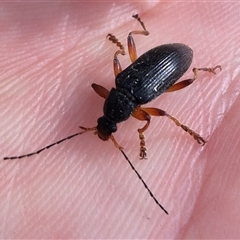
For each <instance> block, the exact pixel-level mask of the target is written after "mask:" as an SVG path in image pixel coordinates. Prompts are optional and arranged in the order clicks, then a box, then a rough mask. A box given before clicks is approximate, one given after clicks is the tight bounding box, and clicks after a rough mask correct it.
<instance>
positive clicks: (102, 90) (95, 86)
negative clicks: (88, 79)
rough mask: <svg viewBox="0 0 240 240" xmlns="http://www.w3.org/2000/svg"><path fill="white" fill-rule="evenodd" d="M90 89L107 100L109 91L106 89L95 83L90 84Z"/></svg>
mask: <svg viewBox="0 0 240 240" xmlns="http://www.w3.org/2000/svg"><path fill="white" fill-rule="evenodd" d="M92 88H93V90H94V91H95V92H96V93H97V94H98V95H99V96H100V97H103V98H105V99H106V98H107V96H108V94H109V91H108V90H107V89H106V88H104V87H103V86H100V85H98V84H96V83H93V84H92Z"/></svg>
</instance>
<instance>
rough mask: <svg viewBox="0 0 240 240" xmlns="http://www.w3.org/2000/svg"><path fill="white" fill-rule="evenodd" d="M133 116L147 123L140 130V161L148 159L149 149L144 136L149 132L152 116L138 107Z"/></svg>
mask: <svg viewBox="0 0 240 240" xmlns="http://www.w3.org/2000/svg"><path fill="white" fill-rule="evenodd" d="M132 116H133V117H135V118H136V119H138V120H141V121H147V123H146V124H145V125H144V127H143V128H139V129H138V134H139V139H140V159H146V158H147V148H146V144H145V136H144V134H143V132H144V131H146V130H147V128H148V127H149V124H150V120H151V116H150V115H149V114H148V113H147V112H145V111H144V110H143V109H142V108H140V107H137V108H136V109H135V110H134V112H133V113H132Z"/></svg>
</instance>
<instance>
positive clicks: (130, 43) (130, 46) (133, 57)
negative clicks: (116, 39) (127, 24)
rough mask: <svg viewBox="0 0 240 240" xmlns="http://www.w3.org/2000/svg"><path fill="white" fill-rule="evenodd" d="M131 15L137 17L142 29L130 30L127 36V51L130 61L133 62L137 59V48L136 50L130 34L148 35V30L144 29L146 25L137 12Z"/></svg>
mask: <svg viewBox="0 0 240 240" xmlns="http://www.w3.org/2000/svg"><path fill="white" fill-rule="evenodd" d="M132 17H133V18H135V19H137V20H138V22H139V23H140V24H141V26H142V28H143V30H141V31H131V32H130V33H129V34H128V38H127V43H128V53H129V56H130V59H131V61H132V62H134V61H135V60H136V59H137V50H136V45H135V42H134V40H133V37H132V34H142V35H145V36H148V35H149V32H148V30H147V29H146V27H145V25H144V23H143V22H142V20H141V18H140V17H139V16H138V14H135V15H133V16H132Z"/></svg>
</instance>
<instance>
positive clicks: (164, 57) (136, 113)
mask: <svg viewBox="0 0 240 240" xmlns="http://www.w3.org/2000/svg"><path fill="white" fill-rule="evenodd" d="M132 17H133V18H135V19H136V20H137V21H138V22H139V23H140V25H141V26H142V29H143V30H140V31H131V32H130V33H129V34H128V37H127V42H128V52H129V56H130V59H131V61H132V64H131V65H129V66H128V67H127V68H126V69H125V70H122V67H121V64H120V62H119V59H118V55H120V54H121V55H126V52H125V49H124V46H123V45H122V44H121V42H120V41H119V40H118V39H117V38H116V37H115V36H114V35H113V34H108V35H107V38H108V39H109V40H110V41H111V42H112V43H114V44H116V45H117V47H118V48H119V50H117V51H116V52H115V54H114V59H113V68H114V74H115V85H116V87H115V88H112V89H111V90H110V91H108V90H107V89H106V88H104V87H103V86H100V85H98V84H96V83H93V84H92V88H93V89H94V91H95V92H96V93H97V94H98V95H99V96H101V97H102V98H104V99H105V102H104V106H103V116H101V117H100V118H98V120H97V126H95V127H91V128H87V127H83V126H80V128H81V129H82V130H83V131H81V132H78V133H75V134H73V135H71V136H68V137H66V138H64V139H61V140H60V141H58V142H55V143H52V144H50V145H48V146H46V147H44V148H42V149H40V150H38V151H35V152H32V153H28V154H25V155H20V156H14V157H5V158H4V160H8V159H11V160H13V159H21V158H24V157H30V156H32V155H35V154H39V153H40V152H42V151H44V150H45V149H48V148H50V147H52V146H54V145H57V144H59V143H61V142H63V141H65V140H68V139H70V138H73V137H76V136H78V135H81V134H83V133H85V132H89V131H94V133H95V134H96V135H98V137H99V138H100V139H101V140H103V141H106V140H109V139H111V140H112V142H113V143H114V145H115V146H116V147H117V148H118V149H119V150H120V151H121V152H122V154H123V156H124V157H125V159H126V160H127V161H128V163H129V164H130V166H131V168H132V169H133V170H134V172H135V173H136V174H137V176H138V178H139V179H140V180H141V181H142V183H143V185H144V186H145V188H146V189H147V190H148V192H149V194H150V196H151V197H152V198H153V199H154V201H155V202H156V203H157V204H158V206H159V207H160V208H161V209H162V210H163V211H164V212H165V213H166V214H168V212H167V211H166V210H165V208H164V207H163V206H162V205H161V204H160V203H159V202H158V200H157V199H156V198H155V196H154V195H153V193H152V192H151V190H150V189H149V187H148V186H147V184H146V183H145V182H144V180H143V179H142V177H141V176H140V174H139V173H138V172H137V170H136V169H135V167H134V166H133V164H132V163H131V162H130V160H129V159H128V157H127V155H126V154H125V152H124V151H123V148H122V147H121V146H120V145H119V144H118V143H117V141H116V140H115V138H114V136H113V135H112V134H113V133H114V132H116V131H117V124H118V123H120V122H123V121H126V120H127V119H128V118H129V117H130V116H133V117H135V118H136V119H138V120H141V121H146V124H145V125H144V126H143V127H142V128H139V129H138V134H139V140H140V158H141V159H145V158H146V157H147V148H146V144H145V136H144V132H145V131H146V130H147V128H148V127H149V125H150V120H151V116H166V117H168V118H169V119H171V120H172V121H173V122H174V123H175V124H176V125H177V126H179V127H181V128H182V129H183V130H184V131H186V132H187V133H189V134H190V135H191V136H192V137H193V138H194V139H195V140H196V141H197V142H198V143H199V144H201V145H204V144H205V143H206V140H204V138H203V137H201V136H200V135H199V134H198V133H196V132H195V131H193V130H192V129H191V128H189V127H188V126H186V125H183V124H182V123H180V122H179V121H178V120H177V119H176V118H175V117H173V116H172V115H170V114H169V113H167V112H166V111H164V110H161V109H158V108H153V107H150V108H149V107H142V106H141V105H144V104H146V103H148V102H150V101H152V100H154V99H155V98H157V97H158V96H159V95H160V94H162V93H164V92H173V91H177V90H180V89H182V88H185V87H187V86H189V85H190V84H192V83H193V82H194V81H195V80H196V79H197V76H198V72H199V71H206V72H210V73H213V74H216V69H220V70H221V66H220V65H217V66H216V67H213V68H193V73H194V76H193V78H190V79H186V80H182V81H180V82H178V83H176V81H178V80H179V79H180V78H181V77H182V76H183V74H184V73H185V72H186V71H187V70H188V69H189V67H190V65H191V63H192V59H193V51H192V49H191V48H190V47H188V46H187V45H185V44H182V43H171V44H164V45H160V46H157V47H155V48H153V49H150V50H149V51H147V52H146V53H144V54H142V55H141V56H140V57H137V51H136V46H135V42H134V39H133V35H134V34H140V35H145V36H147V35H149V32H148V30H147V29H146V27H145V25H144V23H143V22H142V20H141V19H140V17H139V16H138V14H135V15H133V16H132Z"/></svg>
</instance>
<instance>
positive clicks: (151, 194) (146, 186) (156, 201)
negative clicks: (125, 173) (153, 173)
mask: <svg viewBox="0 0 240 240" xmlns="http://www.w3.org/2000/svg"><path fill="white" fill-rule="evenodd" d="M119 150H120V151H121V152H122V154H123V156H124V158H125V159H126V160H127V161H128V163H129V165H130V166H131V168H132V170H133V171H134V172H135V173H136V174H137V176H138V178H139V179H140V180H141V182H142V183H143V185H144V187H145V188H146V189H147V190H148V193H149V194H150V196H151V197H152V198H153V200H154V201H155V203H156V204H157V205H158V206H159V207H160V208H161V209H162V210H163V211H164V212H165V213H166V214H167V215H168V212H167V210H166V209H165V208H164V207H163V206H162V205H161V204H160V203H159V202H158V200H157V199H156V198H155V197H154V195H153V193H152V192H151V190H150V189H149V187H148V185H147V184H146V183H145V182H144V180H143V179H142V177H141V175H140V174H139V173H138V171H137V170H136V168H135V167H134V166H133V164H132V163H131V161H130V160H129V158H128V157H127V155H126V154H125V152H124V151H123V150H122V149H119Z"/></svg>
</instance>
